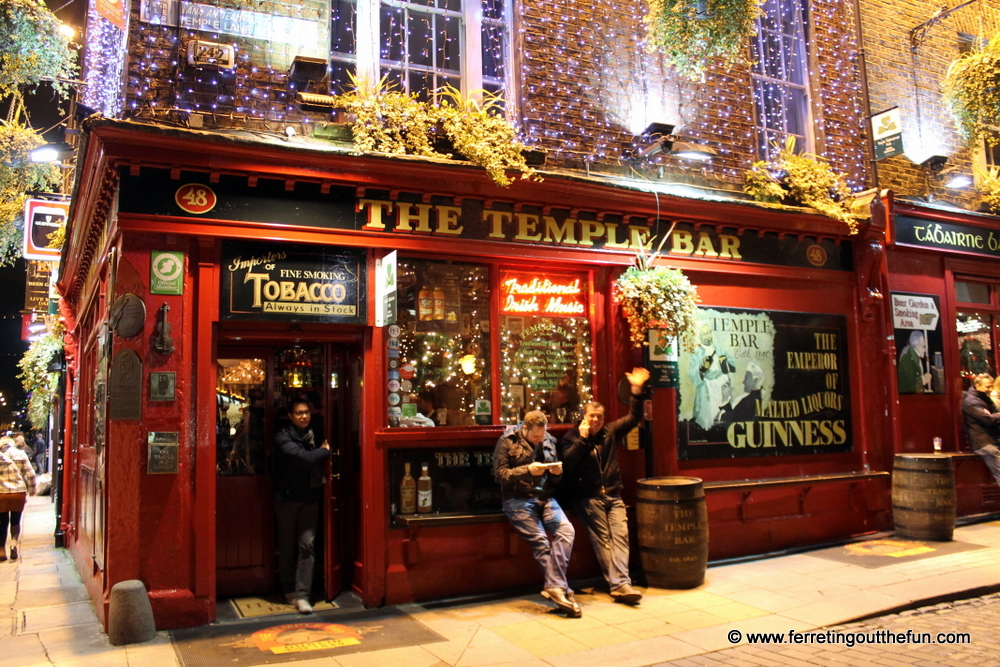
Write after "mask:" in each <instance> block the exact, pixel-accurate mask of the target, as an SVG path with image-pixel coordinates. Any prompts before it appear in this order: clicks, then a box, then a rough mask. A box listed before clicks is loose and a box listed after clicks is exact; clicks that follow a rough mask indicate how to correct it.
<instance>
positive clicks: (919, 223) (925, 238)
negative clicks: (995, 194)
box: [894, 215, 1000, 257]
mask: <svg viewBox="0 0 1000 667" xmlns="http://www.w3.org/2000/svg"><path fill="white" fill-rule="evenodd" d="M894 225H895V227H896V235H895V236H896V244H897V245H909V246H918V247H920V248H933V249H935V250H950V251H953V252H963V253H968V254H972V255H985V256H987V257H1000V232H998V231H997V230H995V229H988V228H985V227H973V226H972V225H962V224H958V223H955V222H939V221H937V220H927V219H925V218H911V217H909V216H906V215H897V216H896V218H895V223H894Z"/></svg>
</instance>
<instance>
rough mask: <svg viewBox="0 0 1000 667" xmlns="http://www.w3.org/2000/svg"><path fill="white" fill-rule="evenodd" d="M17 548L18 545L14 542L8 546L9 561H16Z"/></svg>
mask: <svg viewBox="0 0 1000 667" xmlns="http://www.w3.org/2000/svg"><path fill="white" fill-rule="evenodd" d="M17 547H18V543H17V542H15V543H14V544H12V545H10V559H11V560H17V556H18V554H17Z"/></svg>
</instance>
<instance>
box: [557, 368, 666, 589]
mask: <svg viewBox="0 0 1000 667" xmlns="http://www.w3.org/2000/svg"><path fill="white" fill-rule="evenodd" d="M625 377H626V379H628V382H629V385H630V386H631V396H630V397H629V413H628V414H627V415H625V416H624V417H621V418H620V419H616V420H615V421H613V422H611V423H605V421H604V406H603V405H601V404H600V403H598V402H596V401H591V402H590V403H587V405H586V406H584V413H583V420H582V421H581V422H580V423H579V424H578V425H577V426H576V427H575V428H573V429H572V430H570V431H569V432H568V433H566V435H565V436H563V439H562V443H561V444H560V454H561V458H562V460H563V465H565V466H566V483H567V484H568V485H569V487H570V493H572V494H573V495H574V496H575V497H576V500H575V501H574V502H575V506H576V510H577V512H578V513H579V514H580V516H581V517H582V518H583V521H584V524H585V525H586V526H587V535H588V536H589V537H590V544H591V546H592V547H593V548H594V554H595V555H596V556H597V562H598V563H599V564H600V566H601V574H602V575H604V580H605V581H606V582H607V583H608V588H609V590H610V591H611V597H612V599H614V601H615V602H623V603H625V604H631V605H634V604H638V603H639V601H640V600H642V594H641V593H639V591H637V590H635V589H634V588H632V579H631V578H630V577H629V573H628V557H629V546H628V519H627V518H626V513H625V503H624V502H623V501H622V499H621V488H622V475H621V471H620V470H619V469H618V446H619V445H620V444H621V442H622V441H623V440H624V438H625V436H626V435H627V434H628V432H629V431H631V430H632V429H633V428H635V427H636V425H638V424H639V423H640V422H641V421H642V392H643V385H645V384H646V381H647V380H648V379H649V371H648V370H646V369H645V368H633V369H632V372H631V373H626V374H625Z"/></svg>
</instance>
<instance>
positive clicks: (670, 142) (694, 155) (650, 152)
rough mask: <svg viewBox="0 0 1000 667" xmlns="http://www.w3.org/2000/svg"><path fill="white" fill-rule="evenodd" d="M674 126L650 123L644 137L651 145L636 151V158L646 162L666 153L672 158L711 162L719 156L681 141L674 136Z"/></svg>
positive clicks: (643, 134)
mask: <svg viewBox="0 0 1000 667" xmlns="http://www.w3.org/2000/svg"><path fill="white" fill-rule="evenodd" d="M673 131H674V126H673V125H670V124H669V123H650V124H649V126H648V127H647V128H646V129H645V130H643V131H642V135H641V136H642V137H644V138H648V139H649V143H648V144H647V145H646V146H645V147H643V148H641V149H639V150H638V151H636V152H635V153H634V154H633V155H634V157H635V158H637V159H640V160H645V159H647V158H651V157H653V156H655V155H659V154H660V153H666V154H667V155H669V156H670V157H676V158H681V159H682V160H698V161H702V162H704V161H707V160H711V159H712V158H713V157H715V156H716V155H717V153H716V152H715V149H713V148H711V147H709V146H703V145H702V144H699V143H697V142H694V141H681V140H680V139H679V138H678V137H677V136H675V135H674V134H673Z"/></svg>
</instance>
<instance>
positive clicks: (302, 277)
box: [220, 243, 366, 324]
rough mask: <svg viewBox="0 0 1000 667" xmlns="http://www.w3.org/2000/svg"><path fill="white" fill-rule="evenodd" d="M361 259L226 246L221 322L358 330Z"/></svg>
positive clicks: (345, 252)
mask: <svg viewBox="0 0 1000 667" xmlns="http://www.w3.org/2000/svg"><path fill="white" fill-rule="evenodd" d="M365 289H366V288H365V254H364V251H358V250H352V249H346V248H322V249H319V248H315V247H304V246H295V245H275V244H259V243H229V244H226V245H224V246H223V249H222V294H221V303H220V307H221V308H220V310H221V314H222V317H223V318H224V319H250V320H282V321H292V322H340V323H350V324H364V323H365V321H366V317H365V294H366V292H365Z"/></svg>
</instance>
